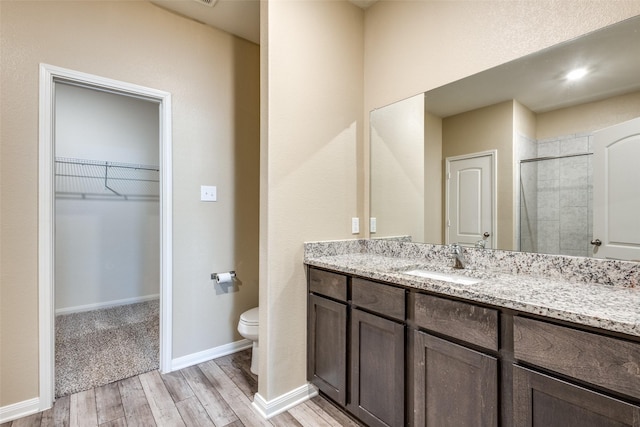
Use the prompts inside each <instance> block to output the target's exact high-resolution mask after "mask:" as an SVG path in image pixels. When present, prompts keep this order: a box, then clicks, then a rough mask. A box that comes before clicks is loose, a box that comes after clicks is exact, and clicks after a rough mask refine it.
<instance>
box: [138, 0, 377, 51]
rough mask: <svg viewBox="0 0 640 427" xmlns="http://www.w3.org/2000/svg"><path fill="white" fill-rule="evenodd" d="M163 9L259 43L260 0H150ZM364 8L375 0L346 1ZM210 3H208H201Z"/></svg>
mask: <svg viewBox="0 0 640 427" xmlns="http://www.w3.org/2000/svg"><path fill="white" fill-rule="evenodd" d="M150 1H151V3H153V4H155V5H157V6H160V7H161V8H163V9H167V10H170V11H172V12H175V13H178V14H180V15H182V16H186V17H187V18H191V19H193V20H195V21H198V22H201V23H203V24H205V25H209V26H211V27H214V28H218V29H220V30H223V31H226V32H227V33H231V34H234V35H236V36H238V37H242V38H243V39H246V40H249V41H252V42H254V43H256V44H260V0H202V1H200V0H150ZM348 1H349V2H350V3H352V4H354V5H356V6H358V7H360V8H362V9H366V8H368V7H369V6H371V5H372V4H374V3H375V2H376V1H378V0H348ZM206 2H210V3H211V5H212V6H210V5H207V4H205V3H206Z"/></svg>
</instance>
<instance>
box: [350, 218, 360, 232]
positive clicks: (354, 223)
mask: <svg viewBox="0 0 640 427" xmlns="http://www.w3.org/2000/svg"><path fill="white" fill-rule="evenodd" d="M358 233H360V218H351V234H358Z"/></svg>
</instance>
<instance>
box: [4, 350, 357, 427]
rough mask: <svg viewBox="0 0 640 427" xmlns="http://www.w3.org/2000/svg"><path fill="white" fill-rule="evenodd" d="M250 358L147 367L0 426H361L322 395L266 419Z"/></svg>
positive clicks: (238, 356)
mask: <svg viewBox="0 0 640 427" xmlns="http://www.w3.org/2000/svg"><path fill="white" fill-rule="evenodd" d="M250 359H251V350H245V351H241V352H238V353H235V354H231V355H228V356H224V357H221V358H218V359H215V360H210V361H208V362H204V363H201V364H199V365H196V366H190V367H188V368H185V369H182V370H180V371H176V372H171V373H169V374H166V375H163V374H160V373H159V372H158V371H152V372H147V373H145V374H141V375H138V376H136V377H131V378H127V379H124V380H121V381H118V382H115V383H111V384H107V385H105V386H102V387H97V388H94V389H91V390H87V391H83V392H80V393H76V394H72V395H70V396H65V397H62V398H59V399H57V400H56V402H55V404H54V406H53V408H51V409H48V410H46V411H44V412H40V413H38V414H34V415H30V416H28V417H24V418H20V419H17V420H14V421H12V422H7V423H3V424H0V427H23V426H28V427H38V426H40V427H45V426H46V427H49V426H56V427H57V426H69V427H75V426H78V427H90V426H100V427H103V426H105V427H107V426H108V427H121V426H127V427H135V426H141V427H149V426H159V427H165V426H216V427H223V426H228V427H241V426H276V427H279V426H309V427H316V426H317V427H325V426H332V427H334V426H352V427H358V426H359V424H358V423H356V422H355V421H353V420H352V419H350V418H349V417H347V416H346V415H345V414H344V413H343V412H341V411H340V410H339V409H337V408H336V407H335V406H334V405H333V404H332V403H330V402H329V401H327V400H326V399H324V398H323V397H321V396H317V397H315V398H313V399H311V400H308V401H306V402H304V403H301V404H299V405H297V406H295V407H293V408H291V409H289V410H288V411H287V412H284V413H282V414H279V415H276V416H275V417H273V418H271V419H270V420H268V421H267V420H264V419H263V418H262V417H261V416H260V415H258V413H257V412H256V411H255V410H254V409H253V407H252V406H251V402H252V401H253V395H254V394H255V393H256V392H257V390H258V380H257V377H256V376H255V375H253V374H252V373H251V371H250V370H249V365H250Z"/></svg>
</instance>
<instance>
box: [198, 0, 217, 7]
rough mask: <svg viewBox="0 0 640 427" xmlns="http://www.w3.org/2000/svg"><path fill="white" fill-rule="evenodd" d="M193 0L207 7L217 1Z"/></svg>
mask: <svg viewBox="0 0 640 427" xmlns="http://www.w3.org/2000/svg"><path fill="white" fill-rule="evenodd" d="M194 1H195V2H197V3H200V4H203V5H205V6H209V7H213V6H215V5H216V3H217V2H218V0H194Z"/></svg>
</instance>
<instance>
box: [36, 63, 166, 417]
mask: <svg viewBox="0 0 640 427" xmlns="http://www.w3.org/2000/svg"><path fill="white" fill-rule="evenodd" d="M55 82H64V83H68V84H74V85H79V86H84V87H87V88H90V89H95V90H101V91H105V92H110V93H114V94H118V95H122V96H132V97H136V98H141V99H146V100H149V101H153V102H157V103H158V104H159V108H160V142H159V143H160V150H159V153H160V246H161V249H160V370H161V372H163V373H164V372H170V371H171V357H172V354H171V348H172V328H171V325H172V310H171V307H172V304H171V301H172V271H173V261H172V260H173V257H172V252H173V234H172V224H173V218H172V205H173V202H172V200H173V199H172V155H171V153H172V149H171V148H172V130H171V94H170V93H169V92H165V91H161V90H157V89H152V88H148V87H144V86H139V85H135V84H131V83H126V82H122V81H118V80H112V79H108V78H104V77H100V76H96V75H92V74H87V73H82V72H79V71H74V70H69V69H65V68H60V67H56V66H53V65H49V64H42V63H41V64H40V94H39V123H38V128H39V135H38V154H39V159H38V167H39V174H38V316H39V321H38V323H39V324H38V328H39V355H38V356H39V405H40V410H44V409H47V408H50V407H51V405H52V403H53V401H54V398H55V393H54V392H55V330H54V327H55V309H54V289H55V287H54V285H55V284H54V281H55V275H54V273H55V272H54V265H55V264H54V255H55V246H54V245H55V235H54V233H55V227H54V220H55V185H54V184H55V179H54V167H53V163H54V154H55V152H54V130H55V129H54V114H55V91H54V83H55Z"/></svg>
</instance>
